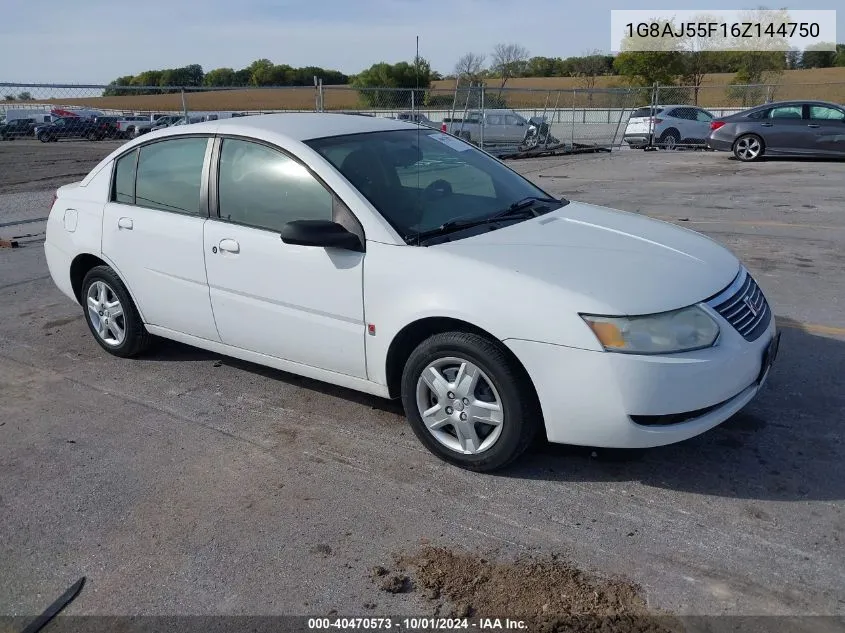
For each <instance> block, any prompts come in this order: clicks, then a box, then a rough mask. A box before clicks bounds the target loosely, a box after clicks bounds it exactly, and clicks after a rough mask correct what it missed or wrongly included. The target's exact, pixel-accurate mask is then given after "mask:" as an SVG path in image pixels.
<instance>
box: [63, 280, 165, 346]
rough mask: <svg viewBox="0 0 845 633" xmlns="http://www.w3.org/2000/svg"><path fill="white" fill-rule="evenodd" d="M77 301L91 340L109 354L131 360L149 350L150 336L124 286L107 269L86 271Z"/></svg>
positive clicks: (151, 339) (151, 338)
mask: <svg viewBox="0 0 845 633" xmlns="http://www.w3.org/2000/svg"><path fill="white" fill-rule="evenodd" d="M80 302H81V303H82V309H83V311H84V313H85V322H86V323H88V329H90V330H91V334H92V335H93V336H94V340H96V341H97V343H98V344H99V345H100V347H102V348H103V349H104V350H106V351H107V352H108V353H109V354H112V355H114V356H119V357H120V358H131V357H133V356H137V355H138V354H140V353H142V352H144V351H146V350H147V349H149V347H150V345H151V344H152V341H153V337H152V335H151V334H150V333H149V332H147V328H145V327H144V322H143V321H142V320H141V315H140V314H139V313H138V309H137V308H136V307H135V303H134V302H133V301H132V297H131V296H129V291H128V290H127V289H126V286H125V285H123V282H122V281H121V280H120V277H118V276H117V274H116V273H115V272H114V270H112V269H111V268H110V267H109V266H95V267H94V268H92V269H91V270H89V271H88V274H87V275H85V278H84V279H83V280H82V290H81V292H80Z"/></svg>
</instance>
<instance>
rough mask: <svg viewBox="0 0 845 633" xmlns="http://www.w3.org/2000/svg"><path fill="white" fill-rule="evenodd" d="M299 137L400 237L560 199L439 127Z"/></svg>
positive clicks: (408, 237) (551, 204)
mask: <svg viewBox="0 0 845 633" xmlns="http://www.w3.org/2000/svg"><path fill="white" fill-rule="evenodd" d="M306 143H307V144H308V145H310V146H311V147H312V148H313V149H314V150H316V151H317V152H319V153H320V154H321V155H322V156H323V157H325V158H326V159H327V160H328V161H329V162H330V163H331V164H332V165H334V166H335V167H336V168H337V169H338V170H339V171H340V172H341V173H342V174H343V175H344V176H345V177H346V179H347V180H349V182H351V183H352V184H353V185H354V186H355V187H356V188H357V189H358V190H359V191H360V192H361V193H362V194H363V195H364V196H365V197H366V198H367V199H368V200H369V201H370V202H371V203H372V205H373V206H374V207H375V208H376V209H377V210H378V211H379V213H381V214H382V215H383V216H384V218H385V219H386V220H387V221H388V222H389V223H390V224H391V226H393V228H394V229H396V231H397V232H398V233H399V234H400V235H403V236H405V239H406V241H408V242H411V241H412V240H413V238H414V237H415V236H418V235H419V234H420V233H426V232H430V231H433V230H436V229H437V228H438V227H442V226H443V225H444V224H447V223H456V222H457V223H461V224H463V223H469V222H474V221H479V220H484V219H488V218H493V217H494V216H496V215H499V214H502V213H506V212H507V211H508V210H511V209H512V207H514V205H519V206H520V207H522V206H523V204H524V203H525V201H529V202H530V201H532V200H537V202H542V203H543V204H544V205H545V208H544V210H551V209H554V208H559V207H561V206H563V204H565V201H561V200H556V199H553V198H551V196H550V195H549V194H548V193H546V192H545V191H543V190H541V189H540V188H538V187H536V186H535V185H533V184H532V183H530V182H529V181H528V180H526V179H525V178H523V177H522V176H520V175H519V174H517V173H516V172H514V171H511V170H510V169H508V168H507V167H505V166H504V165H503V164H502V163H500V162H499V161H497V160H495V159H493V158H492V157H490V156H489V155H488V154H486V153H485V152H482V151H480V150H478V149H476V148H475V147H474V146H472V145H470V144H468V143H465V142H464V141H461V140H460V139H457V138H455V137H453V136H450V135H448V134H443V133H442V132H433V131H426V132H422V131H418V130H395V131H388V132H369V133H364V134H352V135H348V136H335V137H328V138H322V139H315V140H312V141H307V142H306ZM528 215H531V214H528ZM518 219H524V217H522V218H518Z"/></svg>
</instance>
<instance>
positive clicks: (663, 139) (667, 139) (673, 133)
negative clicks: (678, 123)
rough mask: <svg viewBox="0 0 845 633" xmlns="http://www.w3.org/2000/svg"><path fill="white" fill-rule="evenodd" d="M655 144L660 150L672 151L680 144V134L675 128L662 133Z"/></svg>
mask: <svg viewBox="0 0 845 633" xmlns="http://www.w3.org/2000/svg"><path fill="white" fill-rule="evenodd" d="M657 142H658V144H659V145H660V147H661V149H667V150H673V149H676V148H677V147H678V143H680V142H681V134H680V133H679V132H678V130H676V129H675V128H671V129H668V130H666V131H665V132H663V134H661V135H660V139H659V140H658V141H657Z"/></svg>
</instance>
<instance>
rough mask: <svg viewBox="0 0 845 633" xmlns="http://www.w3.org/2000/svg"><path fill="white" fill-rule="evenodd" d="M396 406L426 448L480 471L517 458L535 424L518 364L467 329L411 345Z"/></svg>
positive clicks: (530, 391) (533, 402) (535, 411)
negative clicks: (403, 413) (404, 415)
mask: <svg viewBox="0 0 845 633" xmlns="http://www.w3.org/2000/svg"><path fill="white" fill-rule="evenodd" d="M424 376H425V377H426V378H425V379H424ZM402 404H403V405H404V408H405V413H406V415H407V417H408V421H409V422H410V424H411V429H412V430H413V431H414V434H415V435H416V436H417V438H418V439H419V440H420V441H421V442H422V443H423V445H424V446H425V447H426V448H428V449H429V450H430V451H431V452H432V453H434V454H435V455H437V456H438V457H440V458H441V459H443V460H444V461H447V462H449V463H451V464H454V465H456V466H460V467H461V468H466V469H468V470H474V471H479V472H490V471H494V470H498V469H500V468H503V467H505V466H507V465H508V464H510V463H511V462H512V461H514V460H515V459H517V458H518V457H519V456H520V455H521V454H522V453H523V452H524V451H525V449H526V448H528V446H529V445H530V444H531V442H532V441H533V439H534V437H535V435H536V434H537V430H538V429H539V428H540V426H541V425H542V415H541V413H540V407H539V404H538V402H537V398H536V394H535V392H534V388H533V386H532V385H531V382H530V381H529V379H528V377H527V376H526V375H525V373H524V371H523V370H522V368H521V367H519V366H518V365H517V364H516V363H515V362H514V361H513V360H512V358H511V356H510V355H509V354H508V353H507V350H506V348H505V347H504V346H503V345H502V344H501V343H499V342H498V341H492V340H490V339H488V338H485V337H483V336H479V335H478V334H472V333H468V332H445V333H442V334H435V335H433V336H431V337H430V338H428V339H426V340H425V341H423V342H422V343H420V344H419V346H417V348H416V349H415V350H414V351H413V352H412V353H411V355H410V357H409V358H408V361H407V362H406V363H405V368H404V371H403V373H402Z"/></svg>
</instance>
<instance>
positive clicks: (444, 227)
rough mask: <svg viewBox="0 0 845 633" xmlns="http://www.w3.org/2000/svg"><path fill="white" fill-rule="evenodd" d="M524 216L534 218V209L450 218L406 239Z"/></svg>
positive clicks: (415, 238)
mask: <svg viewBox="0 0 845 633" xmlns="http://www.w3.org/2000/svg"><path fill="white" fill-rule="evenodd" d="M523 217H524V218H526V219H527V218H533V217H534V213H533V212H532V211H528V210H527V209H521V210H518V211H517V210H510V209H508V213H507V215H506V216H505V215H499V214H496V215H495V216H488V217H486V218H478V219H475V220H449V221H448V222H444V223H443V224H441V225H440V226H437V227H435V228H433V229H428V230H427V231H420V232H419V233H412V234H411V235H408V236H407V237H406V240H417V241H419V240H425V239H428V238H429V237H436V236H438V235H447V234H448V233H454V232H456V231H462V230H463V229H471V228H472V227H474V226H483V225H485V224H492V223H495V222H498V221H500V220H511V219H518V218H523Z"/></svg>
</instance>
